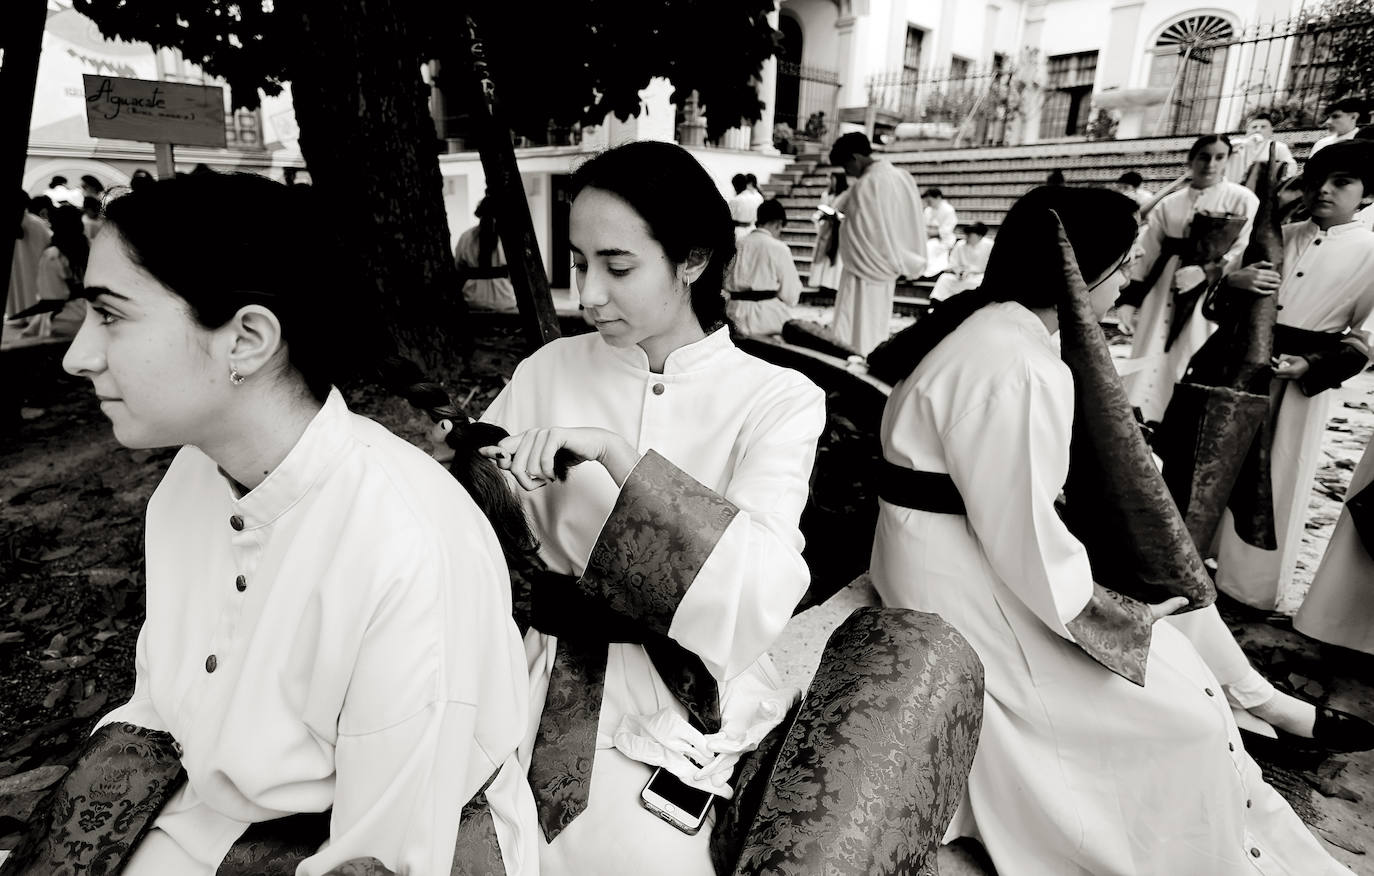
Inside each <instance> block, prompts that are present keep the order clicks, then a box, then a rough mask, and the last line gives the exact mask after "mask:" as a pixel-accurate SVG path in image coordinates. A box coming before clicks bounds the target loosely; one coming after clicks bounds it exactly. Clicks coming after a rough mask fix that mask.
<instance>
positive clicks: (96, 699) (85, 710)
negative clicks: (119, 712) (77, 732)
mask: <svg viewBox="0 0 1374 876" xmlns="http://www.w3.org/2000/svg"><path fill="white" fill-rule="evenodd" d="M109 700H110V695H109V693H107V692H106V691H103V690H102V691H98V692H96V693H93V694H91V695H90V696H88V697H86V698H85V699H84V700H82V701H81V702H80V703H79V704H78V705H77V707H76V711H74V712H72V715H73V716H74V717H77V718H89V717H91V716H92V715H94V714H96V713H98V712H99V711H100V710H101V709H103V708H105V703H107V702H109Z"/></svg>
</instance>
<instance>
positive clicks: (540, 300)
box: [449, 15, 561, 351]
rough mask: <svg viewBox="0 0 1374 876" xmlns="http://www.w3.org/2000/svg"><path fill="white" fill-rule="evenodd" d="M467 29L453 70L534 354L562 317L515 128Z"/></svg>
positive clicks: (480, 47) (481, 49) (468, 21)
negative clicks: (461, 61) (504, 112)
mask: <svg viewBox="0 0 1374 876" xmlns="http://www.w3.org/2000/svg"><path fill="white" fill-rule="evenodd" d="M462 30H463V40H462V43H463V46H462V48H464V49H466V51H465V52H462V53H461V56H462V57H463V59H464V61H465V62H466V64H465V65H464V66H461V67H455V66H454V65H453V64H450V65H449V70H455V69H456V70H458V71H459V75H461V76H463V77H465V79H466V80H467V81H466V86H467V87H466V88H465V89H462V88H460V89H456V90H457V91H459V93H466V96H467V97H468V100H469V106H470V108H471V110H472V115H471V118H472V124H473V127H474V129H475V131H476V133H477V143H478V149H479V150H480V152H481V156H482V172H483V174H484V175H485V176H486V180H487V193H488V195H489V196H494V197H495V198H496V205H497V217H496V218H497V221H496V232H497V234H498V235H500V237H501V247H502V248H503V249H504V250H505V253H506V264H507V265H509V266H510V267H509V269H510V281H511V287H512V288H513V289H514V291H515V300H516V303H517V305H519V308H520V323H521V327H522V328H523V329H524V332H525V340H526V342H527V343H528V345H529V349H530V350H531V351H534V350H537V349H539V348H540V347H542V346H543V345H545V344H547V343H548V342H549V341H552V340H554V339H556V338H557V337H558V336H559V335H560V334H561V332H560V330H559V327H558V312H557V310H556V309H555V308H554V305H553V293H552V292H550V291H549V275H548V274H547V273H545V271H544V259H543V257H542V256H541V255H540V254H539V242H538V240H537V239H536V238H535V236H534V220H533V219H532V218H531V217H530V205H529V202H528V201H527V200H526V199H525V185H524V183H523V182H522V181H521V179H520V168H519V166H518V165H517V164H516V160H515V146H514V145H513V144H512V143H511V130H510V126H509V125H507V124H506V123H505V121H504V120H503V119H502V117H501V112H500V101H499V100H498V98H497V94H498V90H499V89H498V85H497V84H496V83H495V82H493V81H492V76H491V69H490V68H489V67H488V65H487V61H486V47H485V45H484V44H483V41H482V37H481V35H480V34H479V33H478V28H477V23H476V22H475V21H473V19H472V16H470V15H469V16H464V18H463V25H462ZM450 75H452V73H450Z"/></svg>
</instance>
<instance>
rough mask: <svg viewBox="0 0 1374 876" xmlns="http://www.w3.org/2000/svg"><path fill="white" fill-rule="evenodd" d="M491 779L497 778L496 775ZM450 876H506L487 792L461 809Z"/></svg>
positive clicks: (504, 863) (478, 795)
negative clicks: (460, 819) (461, 814)
mask: <svg viewBox="0 0 1374 876" xmlns="http://www.w3.org/2000/svg"><path fill="white" fill-rule="evenodd" d="M492 778H493V779H494V778H496V774H495V773H493V774H492ZM487 784H488V785H490V784H491V781H490V780H488V781H487ZM339 876H343V874H339ZM451 876H506V862H505V860H504V859H502V857H501V845H500V843H499V842H497V839H496V822H495V820H494V819H493V818H492V815H491V804H490V803H488V802H487V793H486V788H483V789H482V790H481V791H480V792H478V794H477V796H476V797H473V798H472V799H471V800H469V801H468V805H466V806H464V807H463V817H462V822H461V823H460V824H459V826H458V844H457V846H456V847H455V848H454V852H453V869H452V871H451Z"/></svg>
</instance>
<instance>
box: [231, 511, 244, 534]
mask: <svg viewBox="0 0 1374 876" xmlns="http://www.w3.org/2000/svg"><path fill="white" fill-rule="evenodd" d="M229 526H230V527H232V528H233V530H234V531H235V532H241V531H243V518H242V517H240V516H238V515H237V514H235V515H234V516H233V517H230V518H229Z"/></svg>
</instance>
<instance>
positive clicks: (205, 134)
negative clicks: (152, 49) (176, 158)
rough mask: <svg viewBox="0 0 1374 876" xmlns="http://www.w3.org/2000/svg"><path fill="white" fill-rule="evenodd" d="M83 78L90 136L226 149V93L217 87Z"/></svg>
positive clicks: (92, 77)
mask: <svg viewBox="0 0 1374 876" xmlns="http://www.w3.org/2000/svg"><path fill="white" fill-rule="evenodd" d="M81 78H82V79H83V80H84V81H85V85H86V123H87V127H88V130H89V131H90V134H91V136H92V137H113V138H116V139H119V140H142V141H143V142H145V143H176V144H178V145H182V146H218V147H220V148H223V147H224V145H225V133H224V89H223V88H220V87H219V86H215V85H185V84H183V83H180V82H154V81H150V80H146V79H122V78H119V77H116V76H93V75H91V74H86V75H84V76H82V77H81Z"/></svg>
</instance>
